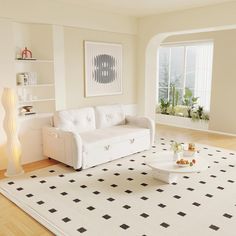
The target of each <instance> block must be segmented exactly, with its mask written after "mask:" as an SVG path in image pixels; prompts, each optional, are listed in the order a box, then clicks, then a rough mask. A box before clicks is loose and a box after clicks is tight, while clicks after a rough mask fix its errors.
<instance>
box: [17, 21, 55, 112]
mask: <svg viewBox="0 0 236 236" xmlns="http://www.w3.org/2000/svg"><path fill="white" fill-rule="evenodd" d="M13 28H14V36H15V57H16V58H15V73H16V84H17V77H19V75H21V76H24V78H25V79H24V80H23V83H22V81H21V82H20V84H17V93H18V101H19V110H20V108H22V107H23V106H28V105H30V106H32V107H33V111H34V112H36V114H42V113H52V112H53V111H55V109H56V99H55V73H54V55H53V26H51V25H40V24H25V23H14V26H13ZM41 35H43V36H44V37H43V38H44V40H41V39H42V37H41ZM25 47H27V48H28V49H29V50H31V52H32V54H33V58H35V60H27V59H17V58H19V55H21V51H22V50H23V49H24V48H25ZM30 74H31V75H32V74H34V75H35V77H36V79H34V83H30V81H31V80H30V79H29V82H28V81H27V79H26V78H27V75H28V76H30ZM36 80H37V81H36ZM18 82H19V81H18Z"/></svg>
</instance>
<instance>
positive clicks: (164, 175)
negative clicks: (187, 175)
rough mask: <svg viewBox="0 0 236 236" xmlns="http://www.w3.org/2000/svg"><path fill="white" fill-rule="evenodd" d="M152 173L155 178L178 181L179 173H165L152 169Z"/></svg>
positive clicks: (169, 182)
mask: <svg viewBox="0 0 236 236" xmlns="http://www.w3.org/2000/svg"><path fill="white" fill-rule="evenodd" d="M152 175H153V177H154V178H155V179H158V180H161V181H163V182H165V183H168V184H171V183H174V182H177V181H178V174H173V173H163V172H159V171H157V170H153V171H152Z"/></svg>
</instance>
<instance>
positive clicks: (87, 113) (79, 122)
mask: <svg viewBox="0 0 236 236" xmlns="http://www.w3.org/2000/svg"><path fill="white" fill-rule="evenodd" d="M53 121H54V126H55V127H58V128H61V129H63V130H65V131H75V132H79V133H82V132H87V131H92V130H94V129H96V126H95V113H94V108H93V107H86V108H81V109H74V110H62V111H57V112H55V113H54V120H53Z"/></svg>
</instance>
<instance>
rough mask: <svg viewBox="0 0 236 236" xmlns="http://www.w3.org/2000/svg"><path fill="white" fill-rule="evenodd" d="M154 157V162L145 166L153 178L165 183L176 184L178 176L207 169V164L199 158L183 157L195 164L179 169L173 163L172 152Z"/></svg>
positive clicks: (161, 153) (160, 153)
mask: <svg viewBox="0 0 236 236" xmlns="http://www.w3.org/2000/svg"><path fill="white" fill-rule="evenodd" d="M156 155H157V157H156V158H155V160H151V161H148V162H146V164H147V166H149V167H151V168H152V171H153V176H154V178H156V179H159V180H162V181H164V182H166V183H173V182H177V180H178V176H179V175H181V174H189V173H196V172H201V171H204V170H207V169H208V162H207V161H206V160H205V159H204V158H202V157H200V156H197V157H192V158H189V157H183V158H184V159H189V160H192V159H195V160H196V164H194V165H193V166H184V167H180V166H178V165H177V164H176V163H175V162H174V161H173V152H168V151H164V152H159V153H157V154H156Z"/></svg>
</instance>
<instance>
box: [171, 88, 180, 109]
mask: <svg viewBox="0 0 236 236" xmlns="http://www.w3.org/2000/svg"><path fill="white" fill-rule="evenodd" d="M175 91H176V92H177V91H178V93H179V95H178V103H177V105H182V100H183V95H184V94H183V93H184V90H183V89H182V88H181V89H179V88H176V89H175ZM169 97H170V99H169V101H170V102H172V100H173V95H172V90H171V89H170V91H169ZM174 99H175V100H176V99H177V97H176V93H175V98H174Z"/></svg>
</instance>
